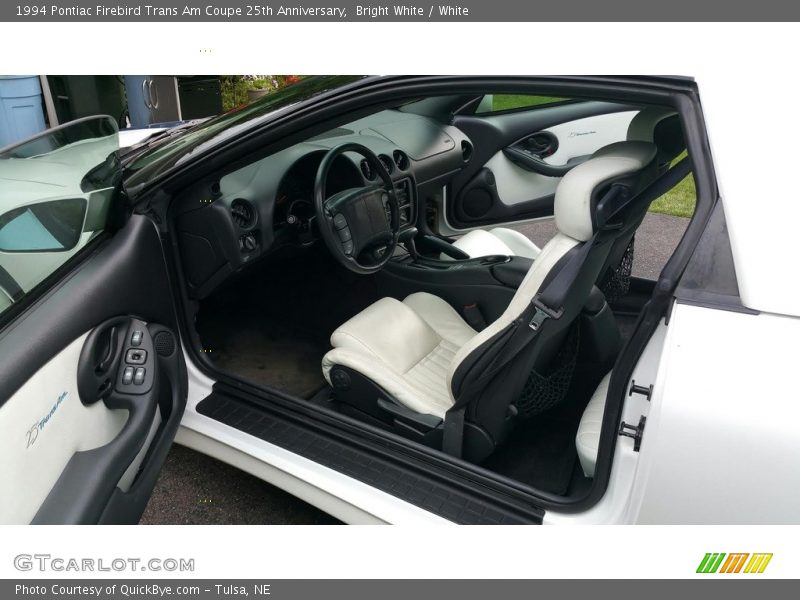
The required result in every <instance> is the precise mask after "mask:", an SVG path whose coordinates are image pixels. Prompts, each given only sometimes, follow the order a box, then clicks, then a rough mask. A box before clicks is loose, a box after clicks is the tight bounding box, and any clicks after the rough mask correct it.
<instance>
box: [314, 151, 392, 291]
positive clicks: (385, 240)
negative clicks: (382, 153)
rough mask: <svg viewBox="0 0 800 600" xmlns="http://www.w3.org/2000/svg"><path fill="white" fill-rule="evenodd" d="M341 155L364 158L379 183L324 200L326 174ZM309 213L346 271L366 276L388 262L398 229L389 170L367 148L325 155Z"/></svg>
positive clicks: (340, 193)
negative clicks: (315, 219) (311, 212)
mask: <svg viewBox="0 0 800 600" xmlns="http://www.w3.org/2000/svg"><path fill="white" fill-rule="evenodd" d="M345 152H355V153H356V154H360V155H361V156H363V157H364V158H366V159H367V161H368V162H369V165H370V166H371V167H372V170H373V172H374V173H377V174H378V177H379V178H380V180H381V182H382V184H376V185H368V186H364V187H357V188H350V189H347V190H343V191H341V192H339V193H337V194H334V195H333V196H331V197H330V198H328V197H327V194H326V192H325V182H326V181H327V180H328V173H329V172H330V170H331V167H332V166H333V163H334V161H335V160H336V159H337V158H338V157H339V156H341V155H342V154H344V153H345ZM314 209H315V211H316V214H317V223H318V225H319V230H320V233H321V235H322V239H323V240H324V241H325V245H326V246H328V249H329V250H330V251H331V253H332V254H333V255H334V256H335V257H336V259H337V260H338V261H339V262H340V263H341V264H343V265H344V266H345V267H347V268H348V269H350V270H351V271H353V272H355V273H360V274H362V275H369V274H370V273H375V272H377V271H380V270H381V269H382V268H383V267H384V265H386V263H387V262H389V260H390V259H391V258H392V255H393V254H394V250H395V248H396V247H397V235H398V233H399V231H400V209H399V207H398V205H397V196H396V195H395V191H394V184H393V183H392V178H391V177H390V176H389V172H388V171H387V170H386V167H384V166H383V163H381V161H380V160H379V159H378V157H377V156H375V153H374V152H372V150H370V149H369V148H367V147H365V146H362V145H361V144H355V143H352V144H342V145H341V146H337V147H336V148H332V149H331V150H329V151H328V153H327V154H326V155H325V157H324V158H323V159H322V162H321V163H320V164H319V168H318V169H317V177H316V180H315V181H314Z"/></svg>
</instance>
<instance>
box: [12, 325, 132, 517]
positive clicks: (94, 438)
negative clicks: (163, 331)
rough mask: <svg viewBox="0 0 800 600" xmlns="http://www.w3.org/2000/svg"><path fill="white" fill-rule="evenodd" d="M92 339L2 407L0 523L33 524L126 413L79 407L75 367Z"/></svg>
mask: <svg viewBox="0 0 800 600" xmlns="http://www.w3.org/2000/svg"><path fill="white" fill-rule="evenodd" d="M87 335H88V334H86V335H82V336H81V337H79V338H78V339H77V340H75V341H74V342H72V343H71V344H70V345H69V346H67V347H66V348H65V349H64V350H62V351H61V352H59V353H58V354H57V355H56V356H54V357H53V358H52V359H51V360H50V361H49V362H47V363H46V364H45V365H44V366H43V367H42V368H41V369H40V370H39V371H38V372H37V373H36V374H35V375H34V377H32V378H31V379H30V380H28V381H27V382H26V383H25V384H24V385H23V386H22V387H21V388H20V389H19V390H18V391H17V392H16V393H15V394H14V395H13V396H11V398H9V399H8V401H6V403H5V404H3V406H2V407H0V472H2V473H3V486H4V487H5V488H6V489H7V490H8V491H11V492H12V493H10V494H9V493H6V494H4V501H3V503H2V504H0V523H4V524H5V523H29V522H30V521H31V520H33V517H34V516H35V515H36V512H37V511H38V510H39V507H41V505H42V503H43V502H44V500H45V498H46V497H47V495H48V494H49V493H50V490H51V489H52V488H53V486H54V485H55V484H56V481H57V480H58V478H59V477H60V475H61V472H62V471H63V470H64V468H65V467H66V466H67V463H68V462H69V460H70V458H71V457H72V456H73V454H75V453H76V452H84V451H88V450H92V449H94V448H99V447H101V446H105V445H106V444H108V443H109V442H111V441H112V440H113V439H114V438H115V437H117V435H118V434H119V432H120V431H121V430H122V428H123V427H124V426H125V423H126V421H127V417H128V415H127V411H125V410H114V409H108V408H107V407H106V406H105V405H104V404H103V403H96V404H93V405H89V406H86V405H84V404H83V403H81V402H80V396H79V394H78V377H77V369H76V368H75V366H76V365H77V364H78V358H79V356H80V354H81V349H82V348H83V343H84V341H85V339H86V337H87Z"/></svg>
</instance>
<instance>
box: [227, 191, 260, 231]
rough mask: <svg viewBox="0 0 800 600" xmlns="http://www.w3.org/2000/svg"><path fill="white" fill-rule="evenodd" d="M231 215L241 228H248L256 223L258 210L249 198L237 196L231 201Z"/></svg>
mask: <svg viewBox="0 0 800 600" xmlns="http://www.w3.org/2000/svg"><path fill="white" fill-rule="evenodd" d="M231 217H233V222H234V223H236V224H237V225H238V226H239V227H240V228H241V229H246V228H248V227H250V226H251V225H253V223H255V220H256V212H255V210H253V205H252V204H250V203H249V202H248V201H247V200H242V199H241V198H237V199H236V200H234V201H233V202H231Z"/></svg>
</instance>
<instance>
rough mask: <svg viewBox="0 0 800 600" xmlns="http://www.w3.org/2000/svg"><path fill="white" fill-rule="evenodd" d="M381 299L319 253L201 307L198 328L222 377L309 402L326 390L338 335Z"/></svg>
mask: <svg viewBox="0 0 800 600" xmlns="http://www.w3.org/2000/svg"><path fill="white" fill-rule="evenodd" d="M375 299H376V292H375V287H374V282H372V281H371V278H368V277H367V278H365V277H358V276H356V275H355V274H353V273H350V272H349V271H346V270H345V269H343V268H342V267H339V266H338V265H337V264H336V263H334V262H333V259H332V258H331V257H330V256H329V255H328V254H327V253H319V252H313V253H310V254H307V255H303V256H298V257H293V258H287V259H284V260H280V261H278V262H276V263H274V264H269V265H265V266H263V267H262V268H261V269H259V270H258V271H257V272H255V273H253V274H252V275H251V276H249V277H247V278H245V279H242V280H239V281H236V282H233V283H232V284H230V285H228V286H226V287H225V288H223V289H220V290H218V291H217V292H215V293H214V294H213V295H212V296H211V297H209V298H208V299H206V300H204V301H203V302H202V303H201V305H200V311H199V313H198V315H197V322H196V328H197V332H198V334H199V335H200V339H201V340H202V342H203V346H204V349H205V350H206V351H207V352H209V354H210V358H211V360H212V361H213V362H214V363H215V364H216V365H217V366H218V367H219V368H220V369H222V370H224V371H227V372H229V373H231V374H235V375H237V376H239V377H241V378H243V379H247V380H249V381H252V382H254V383H257V384H260V385H267V386H269V387H271V388H274V389H278V390H281V391H283V392H287V393H289V394H292V395H294V396H300V397H303V398H310V397H311V396H313V395H314V394H315V393H316V392H318V391H319V390H320V388H321V387H322V386H323V385H324V384H325V380H324V379H323V377H322V357H323V356H324V355H325V353H326V352H327V351H328V350H330V341H329V340H330V335H331V333H332V332H333V330H334V329H335V328H336V327H338V326H339V325H341V324H342V323H344V322H345V321H346V320H347V319H349V318H350V317H352V316H353V315H354V314H356V313H358V312H359V311H361V310H362V309H363V308H365V307H367V306H368V305H369V304H371V303H372V302H373V301H374V300H375Z"/></svg>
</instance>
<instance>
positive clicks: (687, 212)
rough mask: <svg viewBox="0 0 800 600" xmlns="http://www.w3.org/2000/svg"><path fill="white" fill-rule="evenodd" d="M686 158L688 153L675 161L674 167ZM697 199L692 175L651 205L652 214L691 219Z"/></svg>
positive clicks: (684, 153)
mask: <svg viewBox="0 0 800 600" xmlns="http://www.w3.org/2000/svg"><path fill="white" fill-rule="evenodd" d="M684 156H686V152H683V153H682V154H681V155H680V156H678V157H677V158H676V159H675V160H673V161H672V164H673V165H674V164H675V163H676V162H678V161H679V160H680V159H682V158H683V157H684ZM695 198H696V192H695V189H694V178H693V177H692V175H691V173H690V174H689V175H687V176H686V177H685V178H684V180H683V181H681V182H680V183H679V184H678V185H676V186H675V187H674V188H673V189H672V190H670V191H669V192H667V193H666V194H664V195H663V196H661V198H659V199H658V200H656V201H655V202H653V204H651V205H650V212H654V213H661V214H664V215H673V216H675V217H691V216H692V215H693V214H694V203H695Z"/></svg>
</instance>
